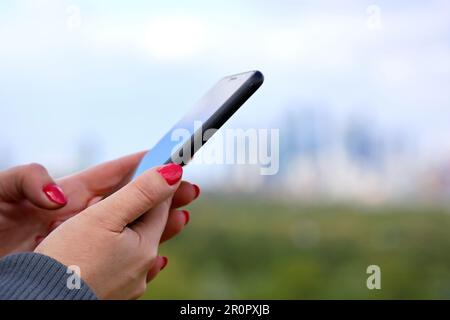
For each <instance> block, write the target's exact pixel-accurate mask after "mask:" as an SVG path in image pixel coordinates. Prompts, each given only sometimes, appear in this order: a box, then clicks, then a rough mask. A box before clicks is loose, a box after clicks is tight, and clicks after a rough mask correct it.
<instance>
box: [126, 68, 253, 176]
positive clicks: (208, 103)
mask: <svg viewBox="0 0 450 320" xmlns="http://www.w3.org/2000/svg"><path fill="white" fill-rule="evenodd" d="M253 74H254V72H253V71H250V72H245V73H241V74H237V75H233V76H228V77H225V78H223V79H221V80H220V81H219V82H217V84H216V85H214V86H213V87H212V88H211V89H210V90H209V91H208V92H207V93H206V94H205V95H204V96H203V97H202V98H201V99H200V100H199V101H198V102H197V103H196V105H195V106H194V107H193V108H192V110H191V111H190V112H189V113H187V114H186V115H185V116H184V117H183V118H182V119H181V120H180V121H178V122H177V123H176V124H175V125H174V126H173V127H172V128H171V129H170V130H169V131H168V132H167V133H166V134H165V135H164V136H163V137H162V138H161V140H159V142H158V143H157V144H156V145H155V146H154V147H153V148H152V149H151V150H150V151H149V152H147V154H146V155H145V156H144V158H143V159H142V160H141V163H140V164H139V166H138V168H137V170H136V173H135V175H134V178H136V177H137V176H139V175H140V174H142V173H143V172H144V171H146V170H148V169H150V168H153V167H156V166H159V165H162V164H164V163H166V162H167V161H168V160H169V159H171V157H173V155H174V153H176V151H177V150H178V149H179V148H180V147H181V146H182V145H184V144H185V143H186V142H188V141H189V140H190V139H191V136H192V135H193V134H194V133H195V129H196V128H195V127H196V124H203V123H205V121H206V120H208V119H209V118H210V117H211V116H212V115H213V114H214V113H215V112H216V111H217V110H218V109H219V108H220V107H221V106H222V105H223V104H224V103H225V102H226V101H227V100H228V99H229V98H230V97H231V96H232V95H233V94H234V93H235V92H236V91H237V90H238V89H239V88H240V87H241V86H242V85H243V84H244V83H245V82H246V81H247V80H248V79H250V78H251V77H252V75H253Z"/></svg>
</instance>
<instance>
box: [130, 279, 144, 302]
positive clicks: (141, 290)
mask: <svg viewBox="0 0 450 320" xmlns="http://www.w3.org/2000/svg"><path fill="white" fill-rule="evenodd" d="M145 291H147V283H145V281H142V282H140V283H139V284H138V285H136V290H135V291H134V293H133V294H132V299H138V298H139V297H141V296H142V295H143V294H144V293H145Z"/></svg>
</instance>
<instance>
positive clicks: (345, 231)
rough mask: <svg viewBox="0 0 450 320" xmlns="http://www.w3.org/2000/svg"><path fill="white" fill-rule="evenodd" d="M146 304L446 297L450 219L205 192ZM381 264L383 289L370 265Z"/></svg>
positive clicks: (418, 210)
mask: <svg viewBox="0 0 450 320" xmlns="http://www.w3.org/2000/svg"><path fill="white" fill-rule="evenodd" d="M190 210H191V222H190V224H189V225H188V226H187V227H186V229H185V230H184V231H183V232H182V234H180V235H179V236H177V237H176V238H175V239H173V240H171V241H169V242H167V243H165V244H164V245H163V246H162V247H161V252H160V254H162V255H167V256H168V257H169V265H168V267H167V268H166V269H165V270H164V271H163V272H161V274H160V275H159V276H158V277H157V279H155V280H154V281H153V282H152V283H151V285H150V286H149V287H148V291H147V293H146V294H145V296H144V298H146V299H312V298H317V299H348V298H352V299H362V298H368V299H372V298H374V299H379V298H386V299H393V298H397V299H410V298H450V214H449V212H448V211H446V210H445V209H439V208H426V207H411V208H407V207H384V208H375V207H373V208H367V207H357V206H344V205H333V206H332V205H330V206H300V205H298V204H289V203H283V202H277V201H270V200H267V199H258V198H250V199H244V198H236V197H229V198H226V197H221V198H219V197H216V196H212V195H204V196H203V197H202V199H201V200H199V201H198V202H197V203H196V204H195V205H193V206H191V207H190ZM372 264H376V265H379V266H380V267H381V286H382V288H381V290H368V289H367V287H366V279H367V277H368V276H369V275H368V274H366V268H367V267H368V266H369V265H372Z"/></svg>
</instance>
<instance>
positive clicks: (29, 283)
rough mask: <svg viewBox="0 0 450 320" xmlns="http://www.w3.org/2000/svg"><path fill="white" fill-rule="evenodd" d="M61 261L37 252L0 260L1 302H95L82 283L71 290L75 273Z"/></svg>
mask: <svg viewBox="0 0 450 320" xmlns="http://www.w3.org/2000/svg"><path fill="white" fill-rule="evenodd" d="M67 270H68V268H67V267H66V266H65V265H63V264H61V263H60V262H58V261H56V260H55V259H52V258H50V257H47V256H45V255H42V254H38V253H31V252H29V253H18V254H12V255H9V256H6V257H4V258H3V259H0V299H3V300H95V299H96V296H95V294H94V292H93V291H92V290H91V289H90V288H89V287H88V286H87V284H86V283H85V282H83V280H81V279H80V281H81V286H80V287H79V288H73V289H69V286H67V282H68V280H69V277H70V276H73V274H72V273H68V272H67Z"/></svg>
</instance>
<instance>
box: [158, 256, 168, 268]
mask: <svg viewBox="0 0 450 320" xmlns="http://www.w3.org/2000/svg"><path fill="white" fill-rule="evenodd" d="M162 259H163V265H162V266H161V269H159V270H163V269H164V268H165V267H166V266H167V263H168V262H169V259H168V258H167V257H162Z"/></svg>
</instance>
